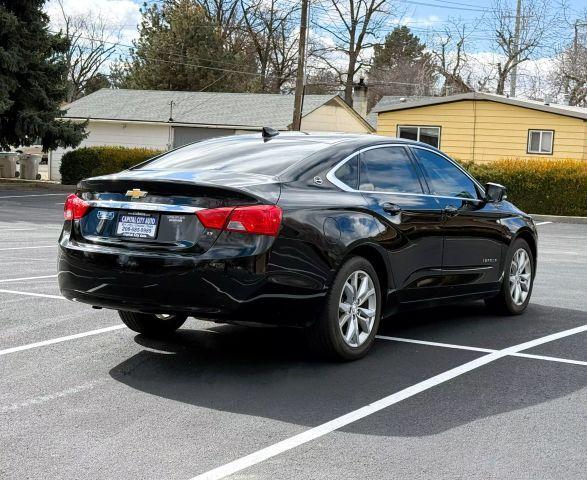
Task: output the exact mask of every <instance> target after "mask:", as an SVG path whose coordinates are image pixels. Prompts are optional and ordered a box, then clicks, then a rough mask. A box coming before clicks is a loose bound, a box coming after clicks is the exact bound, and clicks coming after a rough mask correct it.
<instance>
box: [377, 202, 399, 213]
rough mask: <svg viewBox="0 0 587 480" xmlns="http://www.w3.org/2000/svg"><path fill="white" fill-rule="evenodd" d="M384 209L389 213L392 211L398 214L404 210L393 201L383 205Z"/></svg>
mask: <svg viewBox="0 0 587 480" xmlns="http://www.w3.org/2000/svg"><path fill="white" fill-rule="evenodd" d="M382 207H383V210H384V211H386V212H387V213H391V214H392V215H397V214H398V213H400V212H401V211H402V209H401V207H400V206H399V205H396V204H395V203H391V202H385V203H384V204H383V205H382Z"/></svg>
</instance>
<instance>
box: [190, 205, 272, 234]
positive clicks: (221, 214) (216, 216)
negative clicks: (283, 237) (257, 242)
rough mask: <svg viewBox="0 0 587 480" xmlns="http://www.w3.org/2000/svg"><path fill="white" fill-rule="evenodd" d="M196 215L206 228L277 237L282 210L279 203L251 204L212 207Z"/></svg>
mask: <svg viewBox="0 0 587 480" xmlns="http://www.w3.org/2000/svg"><path fill="white" fill-rule="evenodd" d="M196 215H197V216H198V219H199V220H200V222H201V223H202V225H204V227H206V228H212V229H216V230H226V231H229V232H240V233H251V234H256V235H269V236H272V237H275V236H277V233H278V232H279V227H280V225H281V217H282V211H281V208H279V207H278V206H277V205H251V206H247V207H234V208H233V207H222V208H211V209H207V210H200V211H198V212H196Z"/></svg>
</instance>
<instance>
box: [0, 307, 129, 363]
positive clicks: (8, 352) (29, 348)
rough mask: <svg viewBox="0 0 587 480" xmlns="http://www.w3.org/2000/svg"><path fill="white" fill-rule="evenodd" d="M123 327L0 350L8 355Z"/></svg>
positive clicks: (101, 329) (115, 326) (117, 326)
mask: <svg viewBox="0 0 587 480" xmlns="http://www.w3.org/2000/svg"><path fill="white" fill-rule="evenodd" d="M61 298H63V297H61ZM121 328H125V326H124V325H122V324H120V325H112V326H111V327H106V328H99V329H97V330H90V331H89V332H82V333H75V334H73V335H67V336H65V337H59V338H52V339H51V340H43V341H41V342H34V343H29V344H27V345H21V346H19V347H11V348H6V349H4V350H0V356H2V355H8V354H10V353H16V352H23V351H25V350H31V349H33V348H39V347H46V346H48V345H54V344H56V343H62V342H67V341H69V340H76V339H78V338H84V337H91V336H93V335H100V334H102V333H108V332H113V331H115V330H120V329H121Z"/></svg>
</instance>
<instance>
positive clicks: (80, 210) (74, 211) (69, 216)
mask: <svg viewBox="0 0 587 480" xmlns="http://www.w3.org/2000/svg"><path fill="white" fill-rule="evenodd" d="M89 209H90V206H89V205H88V204H87V203H86V202H84V201H83V200H82V199H81V198H79V197H78V196H77V195H76V194H75V193H72V194H71V195H68V197H67V199H66V200H65V204H64V206H63V217H64V218H65V220H79V219H80V218H82V217H83V216H84V215H85V214H86V213H87V212H88V210H89Z"/></svg>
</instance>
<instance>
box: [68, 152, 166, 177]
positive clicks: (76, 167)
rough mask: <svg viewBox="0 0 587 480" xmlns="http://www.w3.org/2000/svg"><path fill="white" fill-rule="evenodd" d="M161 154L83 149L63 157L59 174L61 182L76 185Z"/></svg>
mask: <svg viewBox="0 0 587 480" xmlns="http://www.w3.org/2000/svg"><path fill="white" fill-rule="evenodd" d="M159 153H161V152H160V151H159V150H150V149H148V148H126V147H109V146H106V147H82V148H78V149H77V150H72V151H71V152H67V153H66V154H65V155H63V158H62V159H61V166H60V167H59V172H60V173H61V182H62V183H63V184H65V185H74V184H76V183H77V182H79V181H80V180H82V179H83V178H88V177H95V176H97V175H107V174H109V173H116V172H120V171H121V170H126V169H127V168H130V167H132V166H133V165H136V164H138V163H141V162H144V161H145V160H147V159H149V158H151V157H154V156H155V155H158V154H159Z"/></svg>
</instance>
